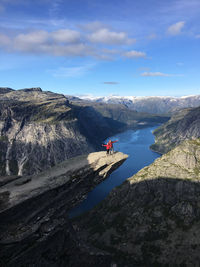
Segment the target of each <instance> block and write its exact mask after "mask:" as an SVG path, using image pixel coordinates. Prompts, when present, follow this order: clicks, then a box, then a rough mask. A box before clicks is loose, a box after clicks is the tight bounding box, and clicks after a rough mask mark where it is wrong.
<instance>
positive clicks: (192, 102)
mask: <svg viewBox="0 0 200 267" xmlns="http://www.w3.org/2000/svg"><path fill="white" fill-rule="evenodd" d="M77 99H79V100H84V101H92V102H103V103H108V104H122V105H125V106H126V107H128V108H130V109H133V110H137V111H139V112H148V113H155V114H161V113H171V112H174V111H176V110H179V109H182V108H187V107H198V106H200V95H191V96H182V97H170V96H145V97H136V96H104V97H94V96H90V95H84V96H78V98H77ZM72 101H73V100H72ZM75 101H77V100H75Z"/></svg>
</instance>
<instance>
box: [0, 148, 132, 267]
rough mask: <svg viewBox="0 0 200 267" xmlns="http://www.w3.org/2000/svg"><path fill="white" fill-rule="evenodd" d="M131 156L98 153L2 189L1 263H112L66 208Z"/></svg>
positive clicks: (6, 265) (9, 265)
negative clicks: (77, 227) (90, 242)
mask: <svg viewBox="0 0 200 267" xmlns="http://www.w3.org/2000/svg"><path fill="white" fill-rule="evenodd" d="M126 158H127V155H125V154H122V153H120V152H117V153H115V154H114V155H110V156H107V155H106V152H96V153H92V154H89V155H82V156H79V157H76V158H72V159H69V160H67V161H64V162H62V163H60V164H59V165H57V166H55V167H53V168H51V169H49V170H46V171H45V172H43V173H41V174H39V175H35V176H27V177H21V178H17V179H16V180H14V181H12V182H9V181H6V182H7V184H6V185H4V186H1V187H0V218H1V219H0V266H3V267H16V266H18V267H22V266H37V267H40V266H41V267H44V266H55V267H57V266H59V267H60V266H61V267H62V266H63V267H64V266H73V267H76V266H77V267H78V266H91V267H93V266H105V267H106V266H110V264H111V258H110V255H109V253H107V252H104V251H102V250H99V249H97V248H94V247H93V246H90V245H88V244H87V242H83V241H82V240H81V238H80V237H79V236H78V235H77V233H76V231H75V230H74V229H73V227H72V225H71V222H70V221H69V219H68V215H67V213H68V211H69V210H70V209H71V208H72V207H73V206H74V205H76V204H77V203H79V201H80V200H82V199H83V198H84V197H85V196H86V194H87V193H88V191H89V190H91V189H92V188H93V187H94V186H95V185H96V184H98V183H99V182H101V181H102V180H103V179H105V178H106V177H107V176H108V175H109V174H110V173H111V172H112V171H113V170H115V169H116V168H117V167H118V166H120V165H121V164H122V163H123V162H124V161H125V160H126Z"/></svg>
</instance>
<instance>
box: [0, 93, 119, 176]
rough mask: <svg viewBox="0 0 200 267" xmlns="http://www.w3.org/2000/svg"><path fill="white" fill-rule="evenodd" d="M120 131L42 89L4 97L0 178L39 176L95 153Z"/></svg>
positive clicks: (0, 103)
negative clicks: (70, 160) (77, 157)
mask: <svg viewBox="0 0 200 267" xmlns="http://www.w3.org/2000/svg"><path fill="white" fill-rule="evenodd" d="M113 125H114V126H115V127H112V126H113ZM122 127H124V124H122V123H120V122H114V121H113V120H110V121H109V122H108V121H106V119H104V118H103V117H102V115H101V114H99V113H98V112H97V111H95V110H94V109H93V108H91V107H81V106H74V105H71V104H70V103H69V101H68V100H67V99H66V97H64V96H63V95H60V94H55V93H52V92H43V91H42V90H41V88H30V89H23V90H18V91H14V90H12V91H8V92H7V91H6V92H4V94H2V95H1V98H0V132H1V136H0V146H1V148H0V175H1V176H4V175H27V174H33V173H39V172H40V171H42V170H43V169H46V168H48V167H51V166H54V165H56V164H57V163H59V162H61V161H63V160H65V159H67V158H71V157H74V156H77V155H81V154H84V153H88V152H91V151H94V150H96V149H99V148H100V147H101V142H102V140H103V139H105V138H106V137H108V136H109V135H112V134H114V133H115V132H116V131H119V130H120V129H121V128H122Z"/></svg>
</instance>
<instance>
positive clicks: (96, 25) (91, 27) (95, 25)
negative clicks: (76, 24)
mask: <svg viewBox="0 0 200 267" xmlns="http://www.w3.org/2000/svg"><path fill="white" fill-rule="evenodd" d="M80 28H81V29H83V30H85V31H90V32H94V31H98V30H100V29H102V28H105V25H104V24H103V23H101V22H100V21H93V22H90V23H86V24H83V25H80Z"/></svg>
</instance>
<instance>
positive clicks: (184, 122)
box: [151, 107, 200, 153]
mask: <svg viewBox="0 0 200 267" xmlns="http://www.w3.org/2000/svg"><path fill="white" fill-rule="evenodd" d="M199 125H200V107H198V108H191V109H183V110H181V111H179V112H178V113H176V114H175V115H174V116H172V118H171V119H170V120H169V121H168V122H166V123H165V124H163V125H162V126H160V127H159V128H158V129H156V130H155V131H154V135H155V144H153V145H152V146H151V148H152V149H153V150H154V151H157V152H160V153H166V152H168V151H169V150H170V149H172V148H174V147H176V146H177V145H179V144H180V143H181V142H183V141H184V140H186V139H196V138H199V137H200V127H199Z"/></svg>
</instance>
